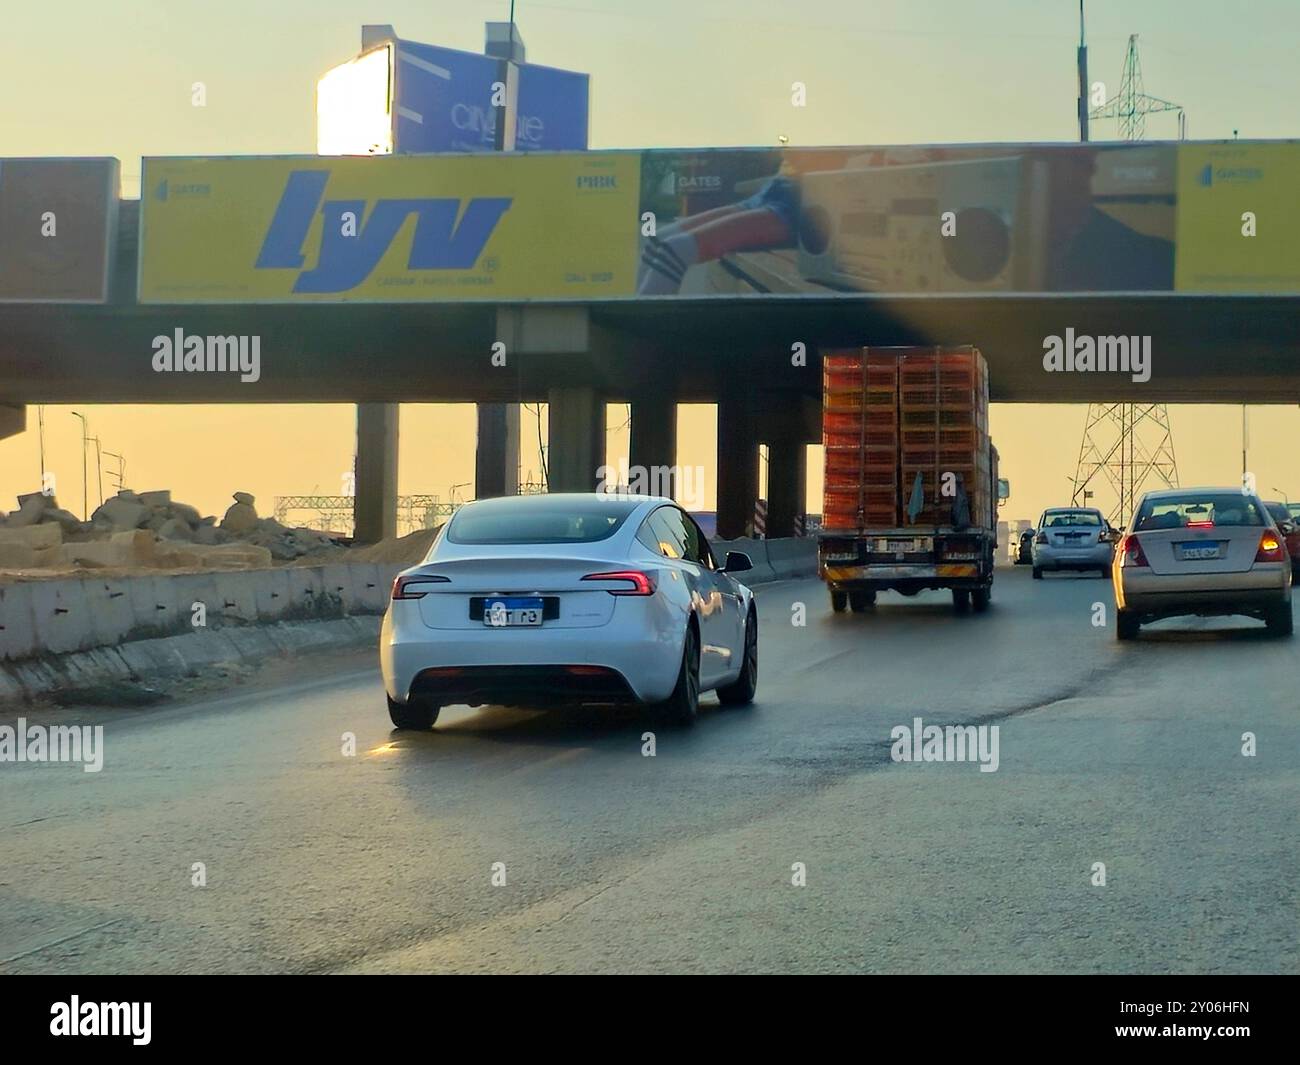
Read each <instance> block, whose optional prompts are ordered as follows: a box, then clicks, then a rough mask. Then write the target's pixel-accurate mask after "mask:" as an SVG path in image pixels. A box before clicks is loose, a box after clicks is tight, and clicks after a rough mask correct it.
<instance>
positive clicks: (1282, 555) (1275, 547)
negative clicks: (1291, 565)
mask: <svg viewBox="0 0 1300 1065" xmlns="http://www.w3.org/2000/svg"><path fill="white" fill-rule="evenodd" d="M1286 558H1287V554H1286V547H1285V546H1283V543H1282V537H1280V536H1279V535H1278V534H1277V533H1275V532H1274V531H1273V530H1272V529H1265V530H1264V535H1263V536H1261V537H1260V538H1259V550H1258V551H1256V552H1255V561H1256V562H1285V561H1286Z"/></svg>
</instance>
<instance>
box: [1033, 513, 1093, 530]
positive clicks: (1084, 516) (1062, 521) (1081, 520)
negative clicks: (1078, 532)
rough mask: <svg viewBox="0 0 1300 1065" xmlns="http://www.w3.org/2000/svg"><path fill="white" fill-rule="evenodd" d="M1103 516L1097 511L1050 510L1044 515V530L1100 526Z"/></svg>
mask: <svg viewBox="0 0 1300 1065" xmlns="http://www.w3.org/2000/svg"><path fill="white" fill-rule="evenodd" d="M1100 524H1101V514H1100V513H1099V512H1098V511H1095V510H1049V511H1048V512H1047V513H1046V514H1044V515H1043V528H1045V529H1047V528H1053V527H1059V526H1061V525H1100Z"/></svg>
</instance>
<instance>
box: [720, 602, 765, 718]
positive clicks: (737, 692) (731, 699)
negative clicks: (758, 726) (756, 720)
mask: <svg viewBox="0 0 1300 1065" xmlns="http://www.w3.org/2000/svg"><path fill="white" fill-rule="evenodd" d="M757 690H758V615H756V614H755V613H754V610H753V608H752V607H751V608H750V611H749V617H748V618H746V619H745V664H744V665H743V666H741V667H740V676H739V677H737V678H736V679H735V680H734V681H732V682H731V683H730V684H728V685H727V686H726V687H725V688H719V689H718V702H720V703H723V704H724V705H726V706H748V705H749V704H750V703H752V702H753V701H754V692H755V691H757Z"/></svg>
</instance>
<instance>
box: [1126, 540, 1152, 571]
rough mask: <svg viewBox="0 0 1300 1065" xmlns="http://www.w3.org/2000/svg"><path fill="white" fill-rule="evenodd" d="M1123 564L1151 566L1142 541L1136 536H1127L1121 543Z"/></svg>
mask: <svg viewBox="0 0 1300 1065" xmlns="http://www.w3.org/2000/svg"><path fill="white" fill-rule="evenodd" d="M1119 550H1120V559H1119V564H1120V565H1121V566H1148V567H1149V566H1150V565H1151V564H1150V563H1149V562H1148V561H1147V556H1146V552H1145V551H1143V550H1142V542H1141V541H1140V540H1139V539H1138V538H1137V537H1136V536H1126V537H1124V539H1123V540H1121V541H1120V545H1119Z"/></svg>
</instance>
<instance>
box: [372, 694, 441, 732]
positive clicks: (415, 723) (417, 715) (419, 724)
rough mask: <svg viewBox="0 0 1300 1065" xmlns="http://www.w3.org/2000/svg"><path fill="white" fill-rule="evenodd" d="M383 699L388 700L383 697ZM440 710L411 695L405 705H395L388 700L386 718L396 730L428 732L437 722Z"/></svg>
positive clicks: (434, 705) (427, 701)
mask: <svg viewBox="0 0 1300 1065" xmlns="http://www.w3.org/2000/svg"><path fill="white" fill-rule="evenodd" d="M385 698H388V697H387V696H385ZM441 709H442V708H441V707H440V706H439V705H438V704H437V703H432V702H429V700H428V699H422V698H420V697H419V696H418V695H412V696H411V697H410V698H409V699H407V701H406V702H405V703H395V702H393V700H392V699H388V716H389V718H390V719H391V720H392V722H393V725H394V726H395V727H396V728H401V729H413V730H415V731H418V732H428V731H429V729H431V728H433V723H434V722H435V721H437V720H438V712H439V710H441Z"/></svg>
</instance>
